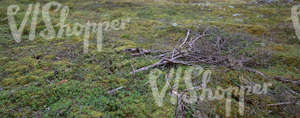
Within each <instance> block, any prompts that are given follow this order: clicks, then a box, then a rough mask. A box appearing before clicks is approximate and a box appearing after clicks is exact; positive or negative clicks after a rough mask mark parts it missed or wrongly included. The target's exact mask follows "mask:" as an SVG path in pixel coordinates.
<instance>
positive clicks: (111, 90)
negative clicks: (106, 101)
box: [107, 86, 124, 94]
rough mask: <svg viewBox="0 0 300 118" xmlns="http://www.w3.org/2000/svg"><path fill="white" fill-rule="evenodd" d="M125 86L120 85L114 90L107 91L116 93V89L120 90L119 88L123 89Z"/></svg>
mask: <svg viewBox="0 0 300 118" xmlns="http://www.w3.org/2000/svg"><path fill="white" fill-rule="evenodd" d="M123 88H124V87H123V86H120V87H118V88H116V89H113V90H110V91H108V92H107V93H108V94H112V93H115V92H116V91H118V90H120V89H123Z"/></svg>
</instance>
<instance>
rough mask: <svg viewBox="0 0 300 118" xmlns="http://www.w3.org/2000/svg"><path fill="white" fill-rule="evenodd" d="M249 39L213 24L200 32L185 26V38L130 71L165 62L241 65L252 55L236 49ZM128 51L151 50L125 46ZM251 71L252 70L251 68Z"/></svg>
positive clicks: (239, 66)
mask: <svg viewBox="0 0 300 118" xmlns="http://www.w3.org/2000/svg"><path fill="white" fill-rule="evenodd" d="M249 42H251V41H250V40H243V39H233V38H228V37H227V38H226V33H225V32H223V31H221V30H219V29H218V28H216V27H207V28H206V29H205V30H204V31H203V32H201V33H199V32H192V31H191V30H188V31H187V33H186V36H185V38H184V39H181V40H179V41H178V43H177V44H176V46H175V47H174V49H173V51H167V52H165V53H163V54H161V55H159V56H158V57H159V58H160V61H158V62H156V63H154V64H152V65H149V66H146V67H143V68H140V69H138V70H134V71H133V72H132V73H138V72H141V71H145V70H148V69H150V68H155V67H158V66H162V65H167V64H183V65H194V64H210V65H223V66H226V67H229V68H244V67H246V66H245V65H247V64H248V65H249V63H250V62H251V58H249V57H247V56H243V55H241V54H239V53H238V51H239V50H240V49H242V48H244V47H246V46H247V45H249ZM127 51H128V52H132V53H133V52H135V53H138V54H139V53H140V54H146V53H147V54H149V53H151V51H150V50H145V49H127ZM135 55H137V54H135ZM250 71H255V70H251V69H250Z"/></svg>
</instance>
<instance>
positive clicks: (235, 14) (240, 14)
mask: <svg viewBox="0 0 300 118" xmlns="http://www.w3.org/2000/svg"><path fill="white" fill-rule="evenodd" d="M232 16H241V14H233V15H232Z"/></svg>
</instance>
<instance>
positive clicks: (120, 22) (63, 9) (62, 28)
mask: <svg viewBox="0 0 300 118" xmlns="http://www.w3.org/2000/svg"><path fill="white" fill-rule="evenodd" d="M52 9H54V10H53V12H59V11H60V18H59V23H58V24H56V25H53V23H52V20H51V16H50V13H51V12H52ZM19 10H20V7H19V6H18V5H10V6H9V7H8V9H7V16H8V17H7V18H8V24H9V27H10V30H11V33H12V36H13V38H14V39H15V41H16V42H18V43H19V42H21V39H22V34H23V31H24V28H25V26H26V24H27V22H28V20H29V16H30V15H31V16H32V18H31V26H30V33H29V40H31V41H33V40H34V39H35V37H36V27H37V24H38V18H39V17H38V16H39V14H40V13H41V15H42V20H43V22H44V24H45V25H46V29H44V30H42V31H41V32H39V33H38V34H39V35H40V36H41V37H42V38H44V39H48V40H50V39H54V38H63V37H70V36H81V35H83V39H84V41H83V45H84V46H83V48H84V49H83V52H84V53H88V47H89V38H90V35H91V33H96V36H97V49H98V51H101V49H102V42H103V37H104V36H103V31H110V30H124V29H125V26H126V23H128V22H130V19H129V18H128V19H116V20H113V21H111V22H100V23H91V22H90V21H88V22H87V23H86V24H80V23H73V24H74V25H73V27H70V26H71V24H66V23H65V21H66V19H67V17H68V15H69V11H70V9H69V7H68V6H63V5H62V4H60V3H58V2H49V3H47V4H45V5H44V6H43V7H41V4H40V3H36V4H35V5H33V4H29V5H28V8H27V11H26V13H25V16H24V18H23V20H22V22H21V24H20V25H19V28H18V27H17V26H18V25H17V22H16V20H15V16H16V15H17V13H18V12H19ZM55 27H59V30H58V32H57V33H56V31H55Z"/></svg>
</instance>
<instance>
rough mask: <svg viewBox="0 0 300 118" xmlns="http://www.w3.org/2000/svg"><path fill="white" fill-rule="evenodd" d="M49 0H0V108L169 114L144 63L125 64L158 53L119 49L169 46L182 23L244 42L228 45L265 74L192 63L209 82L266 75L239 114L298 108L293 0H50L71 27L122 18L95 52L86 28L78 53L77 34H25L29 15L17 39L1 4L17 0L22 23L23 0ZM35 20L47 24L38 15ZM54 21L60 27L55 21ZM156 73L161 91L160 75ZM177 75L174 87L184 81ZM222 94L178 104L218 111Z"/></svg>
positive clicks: (287, 113) (4, 113)
mask: <svg viewBox="0 0 300 118" xmlns="http://www.w3.org/2000/svg"><path fill="white" fill-rule="evenodd" d="M49 1H50V0H41V1H39V0H1V1H0V20H1V21H0V116H1V117H155V118H156V117H176V116H177V115H178V113H176V112H177V110H178V104H177V105H173V104H171V102H170V96H168V94H167V95H166V98H165V99H164V104H163V106H158V105H157V104H156V102H155V99H154V97H153V94H152V90H151V87H150V86H149V83H148V81H149V73H150V72H151V69H150V70H146V71H142V72H139V73H134V74H132V73H131V72H132V71H133V70H135V69H139V68H142V67H145V66H148V65H151V64H153V63H156V62H157V61H159V59H158V58H156V56H155V55H152V54H147V55H141V56H133V55H132V54H131V53H128V52H124V51H123V50H124V49H128V48H140V49H149V50H173V47H174V46H175V45H176V42H178V40H180V39H183V38H184V37H185V36H186V33H187V29H191V30H193V31H198V30H199V31H203V30H202V29H205V28H206V27H209V26H214V27H217V28H218V29H220V30H222V33H216V34H215V35H218V36H219V37H221V38H224V39H226V38H227V39H228V38H232V39H237V40H240V39H241V40H242V41H249V42H251V43H247V42H246V43H247V44H246V45H245V46H244V47H243V48H241V49H239V50H237V52H235V54H237V55H247V56H248V57H251V58H252V59H253V63H250V64H249V65H248V67H251V68H252V69H253V70H256V72H261V73H263V74H264V76H262V75H261V74H258V73H255V72H250V71H248V70H245V69H233V68H228V67H227V66H222V65H211V64H205V63H203V64H201V63H200V64H197V66H201V67H203V68H204V69H205V70H211V72H212V75H211V81H210V82H209V84H208V87H210V88H214V89H215V88H217V87H223V88H227V87H240V86H246V85H252V84H253V83H257V84H263V83H267V82H268V83H272V86H270V88H268V93H266V94H261V95H257V94H247V95H245V100H244V103H245V108H244V110H245V112H244V114H243V116H244V117H249V118H253V117H278V118H281V117H289V118H292V117H300V111H299V110H300V106H299V103H297V102H298V101H299V100H300V84H299V83H300V82H299V81H300V70H299V69H300V50H299V49H300V40H299V39H298V38H297V37H296V35H295V30H294V27H293V24H292V20H291V8H292V6H293V5H296V3H297V2H293V3H287V2H282V3H276V2H275V3H255V2H250V1H246V2H245V1H244V2H240V1H232V2H222V1H210V2H207V1H206V2H205V1H200V0H199V1H198V2H197V0H194V1H193V2H186V1H188V0H186V1H184V0H182V1H180V0H178V2H158V1H156V2H151V1H150V0H149V2H148V1H147V0H144V2H140V1H139V0H127V1H121V0H113V1H109V0H104V1H102V0H68V1H65V0H57V2H59V3H60V4H62V5H64V6H68V7H69V8H70V11H69V16H68V17H67V20H66V24H70V26H74V24H75V23H76V22H78V23H81V24H85V23H87V22H88V21H89V22H95V23H104V22H106V23H110V26H111V25H112V23H113V21H122V23H124V24H125V25H124V27H123V28H121V29H118V28H115V29H114V27H106V29H107V30H104V34H103V37H104V38H103V45H102V46H103V47H102V50H101V51H100V52H99V51H98V50H97V40H96V36H95V35H91V38H90V43H89V50H88V52H87V53H84V52H83V49H84V48H83V47H84V45H83V42H84V40H83V35H80V36H64V37H62V38H58V37H55V38H53V39H49V40H47V39H44V38H43V37H41V36H38V35H37V36H36V38H35V39H34V40H33V41H32V40H28V36H29V33H30V23H31V22H30V21H31V20H29V22H28V23H27V25H26V26H25V29H24V34H23V36H22V41H21V42H20V43H17V42H16V41H15V40H14V39H13V37H12V35H11V31H10V28H9V25H8V24H9V22H8V20H7V8H8V6H9V5H18V6H20V10H19V12H18V13H17V15H16V16H15V17H16V20H17V24H20V23H21V21H22V20H23V17H24V15H25V13H26V9H27V8H28V5H29V4H33V6H34V5H35V4H36V3H38V2H39V3H40V4H41V6H43V5H45V4H47V3H48V2H49ZM50 14H51V15H52V17H51V18H52V23H53V24H57V23H59V22H60V21H59V18H60V11H55V10H53V9H51V12H50ZM2 19H3V20H2ZM36 29H37V32H41V31H42V30H44V29H46V25H45V23H44V21H43V19H42V16H41V15H40V16H39V17H38V20H37V28H36ZM54 29H55V30H56V31H58V30H59V27H57V26H55V27H54ZM243 43H245V42H243ZM241 45H242V44H241ZM254 62H255V63H254ZM188 67H189V66H186V65H181V64H169V65H166V66H162V67H158V69H160V70H162V72H163V73H167V72H169V71H170V70H171V68H183V69H186V68H188ZM276 78H277V79H276ZM278 78H279V79H278ZM158 81H159V82H158V86H159V88H160V89H159V90H161V88H163V86H164V85H165V81H166V80H164V79H163V78H161V79H160V80H158ZM192 81H193V84H194V85H193V86H199V85H200V84H199V85H197V84H196V83H199V82H200V81H201V79H199V78H193V80H192ZM198 81H199V82H198ZM297 82H298V83H297ZM182 84H183V85H182V86H180V87H179V88H180V89H182V88H184V87H185V84H184V82H182ZM120 87H121V88H120ZM116 88H119V89H116ZM113 90H116V91H113ZM111 91H113V92H111ZM167 92H168V93H170V92H171V90H167ZM199 93H200V92H199ZM225 103H226V101H225V100H214V101H205V102H202V103H201V104H199V103H198V102H197V103H193V104H188V105H186V106H187V107H185V109H184V110H182V111H181V112H183V114H184V116H185V117H196V116H202V117H204V116H207V117H216V115H218V116H221V117H225V112H226V109H225V107H224V106H225ZM278 103H289V104H278ZM176 114H177V115H176ZM230 117H241V114H240V113H239V96H235V97H233V98H232V110H231V115H230Z"/></svg>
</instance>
